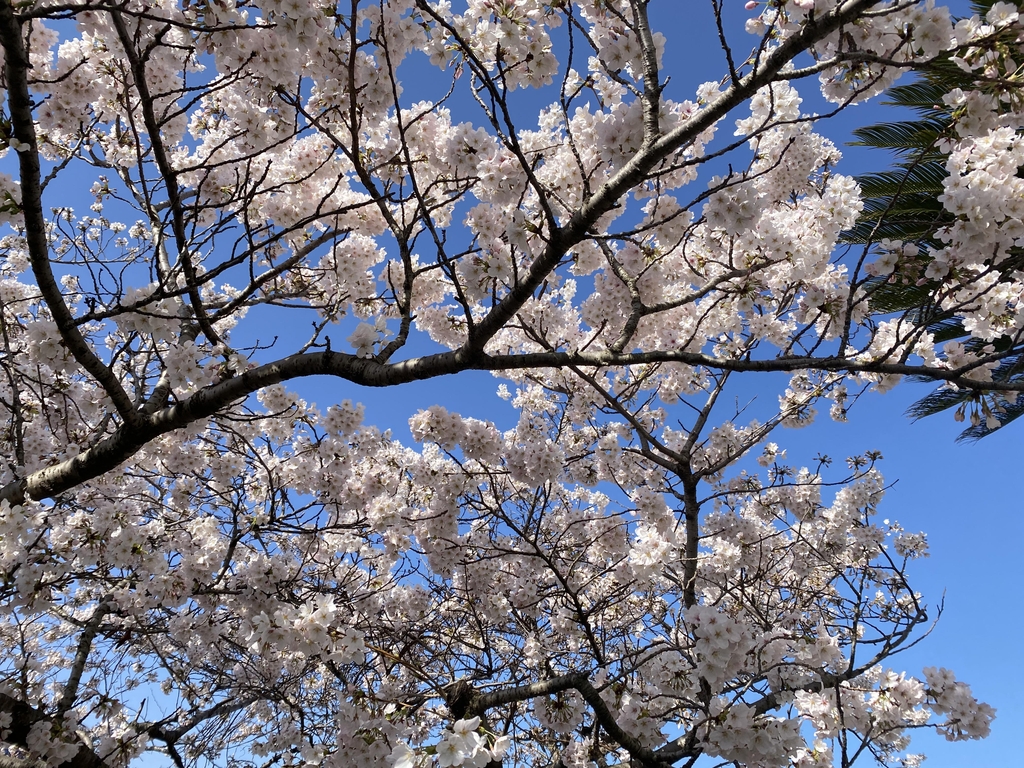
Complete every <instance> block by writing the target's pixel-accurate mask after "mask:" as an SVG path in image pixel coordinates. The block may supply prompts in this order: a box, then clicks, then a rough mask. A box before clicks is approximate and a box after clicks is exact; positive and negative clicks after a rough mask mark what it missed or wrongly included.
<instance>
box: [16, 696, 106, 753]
mask: <svg viewBox="0 0 1024 768" xmlns="http://www.w3.org/2000/svg"><path fill="white" fill-rule="evenodd" d="M0 712H7V713H9V714H10V715H11V725H10V727H9V729H8V732H7V736H6V737H5V738H4V740H5V741H6V742H7V743H8V744H14V745H16V746H19V747H21V748H23V749H27V748H28V747H27V743H28V735H29V731H31V730H32V726H33V725H35V724H36V723H39V722H47V723H53V718H50V717H48V716H47V715H46V714H44V713H43V712H41V711H40V710H38V709H36V708H35V707H33V706H31V705H30V704H27V703H26V702H24V701H21V700H20V699H16V698H14V697H13V696H8V695H7V694H6V693H2V692H0ZM58 768H109V767H108V766H107V764H106V763H105V762H103V760H102V759H101V758H100V756H99V755H97V754H96V753H95V752H93V751H92V750H91V749H89V747H87V746H86V745H85V744H83V743H81V742H80V741H79V747H78V752H76V753H75V756H74V757H72V758H71V759H70V760H66V761H65V762H63V763H61V765H60V766H58Z"/></svg>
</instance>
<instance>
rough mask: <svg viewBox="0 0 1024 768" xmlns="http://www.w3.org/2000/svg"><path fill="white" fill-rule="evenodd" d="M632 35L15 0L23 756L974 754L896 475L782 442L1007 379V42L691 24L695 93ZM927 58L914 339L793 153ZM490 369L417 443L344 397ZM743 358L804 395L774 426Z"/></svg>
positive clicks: (300, 9)
mask: <svg viewBox="0 0 1024 768" xmlns="http://www.w3.org/2000/svg"><path fill="white" fill-rule="evenodd" d="M657 5H658V4H656V3H649V2H647V0H573V1H570V0H551V1H550V2H543V1H542V0H515V1H514V2H513V1H511V0H468V2H459V3H450V2H431V1H428V0H349V1H348V2H341V3H338V4H336V5H335V4H329V3H310V2H307V0H282V1H278V0H266V2H254V3H236V2H233V0H202V1H201V2H184V3H181V4H178V3H176V2H171V1H170V0H158V2H146V3H143V2H139V1H138V0H125V1H124V2H121V1H119V0H115V1H107V0H98V1H96V2H93V1H91V0H87V1H86V2H67V3H64V2H51V1H50V0H40V1H39V2H25V3H16V4H12V3H11V2H10V1H9V0H0V44H2V46H3V49H4V63H3V86H4V88H5V100H4V109H5V112H4V114H3V117H2V121H3V122H2V130H0V136H2V142H3V143H4V144H5V145H6V147H5V150H4V151H5V159H4V161H3V162H4V163H5V165H4V166H3V167H4V169H5V170H7V171H9V173H7V174H3V175H0V199H2V207H0V211H2V213H0V215H2V217H3V221H2V222H0V223H2V224H3V226H4V227H5V229H4V234H3V236H2V238H3V240H2V242H3V248H4V250H3V258H2V261H0V270H2V275H0V332H2V338H0V341H2V344H3V347H2V349H3V356H2V358H0V366H2V369H3V376H2V377H0V408H2V412H3V419H4V425H5V427H4V430H3V432H2V433H0V441H2V442H3V445H4V451H3V453H2V455H0V458H2V459H3V465H2V466H0V473H2V478H0V484H2V487H0V574H2V581H0V606H2V612H0V643H2V647H4V648H5V649H9V652H8V653H6V654H4V655H3V656H2V657H0V740H2V741H3V742H4V743H5V744H6V745H8V746H7V753H8V758H9V760H10V761H13V762H14V763H18V764H27V763H32V764H36V763H38V762H39V761H45V762H46V763H47V764H50V765H55V766H59V765H66V766H89V767H90V768H92V767H93V766H95V767H96V768H100V767H101V766H107V767H109V768H115V767H116V766H119V765H124V764H127V763H129V762H131V761H132V760H134V759H135V758H139V757H142V756H144V755H146V754H147V753H150V752H155V753H157V754H158V755H159V756H160V759H162V760H163V761H165V762H166V763H167V764H173V765H175V766H179V768H183V766H192V765H207V764H216V765H232V766H256V765H259V766H270V765H274V764H283V765H319V764H322V765H327V766H338V767H339V768H340V767H341V766H350V765H356V766H394V767H395V768H411V767H412V766H427V765H437V766H440V767H441V768H446V767H447V766H457V765H467V766H489V767H492V768H493V767H494V766H499V765H516V766H519V765H523V766H552V768H554V767H556V766H561V767H563V768H566V767H568V766H590V765H598V766H612V765H623V766H626V765H632V766H668V765H693V764H695V763H696V762H697V761H698V760H702V759H703V758H706V759H707V760H708V761H709V762H710V761H717V762H718V763H719V764H736V765H744V766H787V765H793V766H800V767H801V768H803V767H805V766H814V765H832V764H841V765H843V766H848V765H850V764H852V763H853V762H855V761H857V760H865V761H869V760H877V761H879V762H881V763H883V764H903V765H908V766H909V765H916V764H918V763H919V762H920V759H921V756H920V755H916V754H914V753H912V752H908V749H909V744H910V734H911V733H912V732H913V730H914V729H919V728H924V727H932V728H937V729H938V730H939V731H940V732H941V733H943V734H944V735H945V736H946V738H948V739H950V740H953V741H956V740H963V739H972V738H979V737H983V736H985V735H986V734H987V732H988V730H989V724H990V722H991V720H992V718H993V716H994V712H993V710H992V709H991V707H988V706H987V705H985V704H981V703H979V702H977V701H976V700H975V699H974V698H973V696H972V695H971V692H970V689H969V687H968V686H967V685H966V684H965V683H963V682H960V681H958V680H956V678H955V676H954V675H953V674H952V673H951V672H949V671H948V670H946V669H944V668H928V669H926V670H924V671H923V673H921V674H920V675H917V676H915V675H914V674H911V673H908V672H904V671H901V670H899V669H894V668H892V664H893V663H894V662H893V657H894V655H895V654H897V653H898V652H899V651H900V650H902V649H905V648H907V647H909V646H911V645H912V644H914V643H916V642H917V641H918V640H920V639H921V638H922V637H923V636H924V635H925V634H926V633H927V631H928V628H929V627H930V626H931V622H932V621H933V620H934V619H935V618H936V612H935V610H934V609H933V610H932V611H931V613H929V608H928V604H927V603H926V600H925V598H924V597H922V596H921V595H919V594H918V593H917V592H916V591H914V589H913V588H912V586H911V585H910V583H909V574H908V569H909V563H910V562H911V561H912V560H914V559H915V558H917V557H920V556H922V555H923V554H925V552H926V549H927V547H926V541H925V538H924V536H923V535H922V534H917V533H912V532H907V531H904V530H902V529H901V528H900V527H899V526H898V525H897V524H895V523H890V522H888V521H879V520H877V519H876V516H875V513H876V510H877V507H878V505H879V503H880V502H881V499H882V496H883V494H884V491H885V481H884V480H883V478H882V475H881V472H880V467H879V466H878V462H879V458H880V457H879V455H878V454H877V453H864V454H862V455H855V456H851V457H850V458H849V459H848V460H847V462H846V463H845V465H843V466H842V467H833V466H832V464H833V462H832V461H831V460H830V459H828V458H827V457H825V456H818V457H816V458H814V459H813V460H811V459H799V461H801V462H803V464H804V466H800V465H799V464H796V465H792V466H791V465H789V464H787V458H786V450H785V448H784V447H781V446H780V445H779V444H778V443H777V442H776V440H782V438H781V437H777V436H776V434H774V433H775V432H776V430H777V429H778V428H781V427H785V426H790V427H795V426H803V425H805V424H808V423H810V422H811V421H812V420H813V419H814V418H815V415H816V413H817V409H818V408H819V407H827V408H828V409H829V411H830V414H831V416H832V417H833V418H835V419H839V420H844V419H846V418H847V415H848V411H849V409H850V404H851V403H852V402H853V401H854V400H855V399H856V396H857V394H858V393H859V392H860V391H862V390H863V389H865V388H876V389H886V388H889V387H892V386H894V385H895V384H896V383H897V382H898V381H899V379H900V378H901V377H903V376H906V375H918V376H928V377H930V378H932V379H934V380H936V381H939V382H943V383H944V385H945V386H947V387H950V388H961V389H969V390H972V391H978V392H985V393H994V392H999V393H1003V394H1001V395H1000V397H1002V398H1004V399H1007V400H1012V398H1013V397H1014V393H1015V392H1016V391H1017V390H1018V389H1020V388H1022V387H1024V382H1021V381H1020V379H1019V378H1009V379H1008V378H1006V377H998V376H997V377H993V371H995V370H998V368H999V366H1000V361H1002V360H1004V359H1008V358H1011V357H1012V356H1013V355H1014V354H1016V353H1019V349H1020V344H1021V340H1022V339H1021V335H1022V334H1021V328H1022V326H1024V302H1022V301H1021V296H1022V291H1024V284H1022V280H1024V275H1022V274H1021V272H1020V271H1019V269H1018V267H1019V263H1018V260H1017V259H1016V257H1015V254H1016V253H1017V251H1016V250H1014V249H1015V247H1016V245H1017V243H1018V238H1020V237H1021V236H1022V233H1021V231H1020V229H1021V222H1022V221H1024V210H1022V206H1024V190H1022V189H1020V185H1021V184H1022V183H1024V180H1022V179H1020V178H1018V176H1017V168H1018V167H1020V166H1021V165H1024V143H1022V141H1021V136H1020V135H1019V134H1018V130H1019V129H1020V128H1021V126H1022V124H1024V112H1022V110H1021V101H1020V97H1019V94H1020V91H1019V85H1018V80H1019V74H1018V72H1017V64H1016V61H1017V60H1018V59H1019V57H1020V55H1021V52H1020V47H1021V40H1022V39H1024V38H1022V34H1024V28H1022V23H1021V20H1020V19H1019V17H1018V9H1017V7H1016V6H1014V5H1011V4H1008V3H994V4H993V5H991V7H990V8H989V9H988V10H987V12H986V13H985V15H984V16H975V17H972V18H967V19H963V20H960V21H956V20H953V19H951V18H950V16H949V13H948V12H947V11H946V10H945V9H942V8H937V7H935V6H934V4H933V3H932V2H916V1H913V0H906V1H901V0H896V1H888V0H886V1H882V0H770V1H769V2H764V3H756V2H753V3H747V5H746V6H745V7H744V6H742V5H741V4H740V3H739V2H735V3H733V2H729V0H708V2H706V3H702V4H701V5H702V7H704V6H706V7H704V10H705V11H706V14H705V15H706V18H707V20H708V22H709V27H708V28H707V29H706V30H705V29H702V30H700V32H699V34H702V35H709V34H710V35H711V36H712V37H713V38H714V39H717V40H718V44H719V50H720V53H721V61H722V63H723V68H722V70H721V71H711V72H709V73H708V75H707V82H705V83H704V84H703V85H700V86H699V87H697V88H696V89H695V90H694V92H692V93H682V92H681V91H680V90H679V88H678V87H677V86H675V85H673V83H672V82H670V75H671V74H672V73H671V72H669V71H667V70H666V67H665V63H664V60H665V50H666V46H668V45H672V44H675V45H678V44H680V40H681V39H682V40H685V35H687V34H693V32H692V31H691V30H686V29H680V25H679V23H678V21H677V22H676V23H675V24H669V25H667V26H665V28H664V29H663V30H661V31H659V30H658V29H657V26H658V17H657V15H656V11H657ZM696 5H697V4H696V3H694V6H696ZM949 54H952V55H953V56H954V58H953V60H954V61H956V62H957V63H958V65H959V66H961V67H962V68H963V69H964V70H965V71H969V72H971V73H974V76H975V77H976V78H977V79H978V82H981V83H983V87H982V86H979V87H978V89H976V90H970V91H963V90H962V89H961V90H959V91H954V92H952V93H949V94H947V95H946V96H945V97H944V98H945V99H946V100H947V103H949V104H950V105H952V106H954V107H955V109H956V110H957V115H958V117H957V120H956V121H955V123H954V124H953V127H952V131H951V133H950V135H949V136H948V138H947V139H946V140H947V141H948V147H947V149H948V152H949V161H948V166H947V169H948V177H947V179H946V182H945V186H944V189H943V195H942V198H941V202H942V205H943V206H944V209H945V210H946V211H947V212H948V214H949V216H948V219H943V220H942V221H941V222H939V224H941V227H940V228H938V229H937V231H936V232H934V245H935V246H936V247H934V248H933V249H932V250H930V251H929V253H928V260H929V266H928V269H929V270H930V272H929V275H928V277H929V281H928V282H927V284H926V285H925V286H924V287H926V288H927V290H928V291H929V292H930V294H929V297H928V300H929V301H930V302H931V303H932V304H934V305H935V306H937V307H941V309H942V312H944V313H945V316H948V317H950V318H956V319H957V321H958V322H960V324H961V327H962V329H963V332H964V333H965V334H968V336H969V343H964V342H963V341H953V342H950V343H946V344H943V343H942V342H941V340H940V341H936V338H935V335H934V333H933V326H932V323H931V322H930V318H928V317H922V315H921V313H920V312H918V311H915V310H914V308H911V309H910V310H908V311H903V312H891V311H890V312H884V311H883V310H882V309H880V306H879V303H878V302H877V301H875V300H874V298H875V295H876V294H878V293H879V292H881V291H883V290H884V288H885V286H886V285H887V284H888V281H889V279H890V278H892V279H893V280H895V279H900V278H902V277H903V276H906V275H911V274H913V273H914V270H915V269H917V270H919V269H920V268H921V267H920V258H921V255H920V252H919V249H918V246H917V245H916V244H908V243H905V242H894V241H892V240H891V239H880V238H875V237H874V236H869V237H867V238H864V241H863V243H862V244H860V245H859V247H858V249H857V250H849V249H847V248H844V247H842V246H840V245H838V243H839V237H840V234H841V233H842V232H843V231H844V230H848V229H850V228H851V227H853V226H854V224H855V222H856V221H857V217H858V214H859V213H860V212H861V208H862V203H861V195H860V191H859V189H858V186H857V184H856V183H855V182H854V181H853V179H852V178H851V177H849V176H847V175H844V174H842V173H841V172H840V168H841V166H840V165H839V161H840V152H839V150H838V149H837V147H836V145H835V144H834V143H833V142H832V141H830V140H829V139H827V138H826V137H825V136H824V135H823V134H822V133H820V132H819V131H822V130H824V129H825V127H826V126H827V125H828V118H829V117H831V116H834V115H835V114H837V113H839V112H840V111H841V110H843V109H844V108H845V107H847V106H848V105H850V104H853V103H855V102H857V101H861V100H865V99H868V98H871V97H873V96H876V95H878V94H879V93H881V92H882V91H884V90H885V89H886V88H887V87H888V86H890V85H891V84H893V83H894V82H895V81H896V79H897V78H898V77H900V75H901V74H903V73H905V72H907V71H910V70H913V69H915V68H917V67H920V66H922V65H925V64H928V63H929V62H933V61H935V60H937V59H939V58H941V57H944V56H947V55H949ZM425 70H429V74H424V71H425ZM424 83H429V85H430V87H429V88H428V87H427V86H425V85H423V84H424ZM677 91H678V92H677ZM812 91H814V92H817V93H820V94H823V95H824V97H825V99H827V101H828V103H830V105H831V106H829V107H828V111H827V112H826V113H825V114H814V113H813V111H812V110H808V109H805V108H803V107H802V103H803V98H805V97H810V96H811V94H812ZM801 94H803V95H801ZM819 111H820V110H819ZM533 126H535V127H533ZM76 196H77V197H76ZM69 201H74V204H73V205H69V204H68V203H69ZM79 201H80V202H81V204H80V205H79ZM76 206H77V207H78V208H79V209H81V208H82V206H87V207H88V212H87V213H86V212H83V211H81V210H76V209H75V207H76ZM883 218H884V217H883ZM876 240H877V242H876ZM939 246H941V247H939ZM302 328H308V329H310V330H309V332H308V334H307V335H306V336H305V338H304V339H303V340H300V341H297V342H294V345H293V346H288V344H290V343H292V342H291V341H289V340H290V339H294V337H295V335H296V332H297V330H298V329H302ZM268 329H269V333H268ZM286 331H287V333H286ZM261 334H262V335H264V336H267V335H270V336H271V337H273V336H274V335H279V336H280V340H279V341H277V342H275V343H273V344H269V345H268V344H267V343H266V341H265V339H264V340H263V341H261V340H260V336H261ZM470 370H477V371H480V370H483V371H492V372H494V373H495V375H496V376H497V377H498V378H499V379H501V383H500V385H499V387H498V393H499V395H501V396H502V397H504V398H506V399H507V400H509V401H510V404H511V406H512V407H513V408H514V409H515V413H516V419H515V421H514V425H513V426H512V427H511V428H509V429H502V428H501V427H500V426H499V425H498V424H497V423H494V422H493V421H491V420H486V419H482V418H479V417H480V416H484V415H485V414H477V415H475V416H474V415H470V414H462V413H453V412H449V411H447V410H445V409H443V408H441V407H440V406H434V407H430V408H427V409H424V410H420V411H418V412H416V413H410V414H409V416H410V420H409V427H410V431H411V433H412V437H413V441H414V444H413V445H404V444H402V443H401V442H400V441H399V440H397V439H395V438H394V437H393V436H392V435H391V433H389V432H387V431H384V430H381V429H380V428H377V427H374V426H371V425H366V424H364V419H363V409H362V407H361V406H359V405H358V404H354V403H353V402H352V399H355V400H358V396H357V392H358V390H357V387H358V386H374V387H399V389H398V390H396V391H398V392H401V391H402V390H401V388H400V385H402V384H406V383H410V382H413V381H416V380H421V379H426V378H433V377H440V376H452V375H455V374H459V373H463V372H466V371H470ZM757 371H760V372H770V371H775V372H788V373H789V374H790V377H791V378H790V380H789V384H788V387H786V388H785V391H784V392H783V393H782V394H781V396H780V397H779V400H778V407H777V408H775V407H773V408H771V409H770V412H768V413H761V412H760V411H758V412H757V413H755V412H754V407H753V406H749V407H748V406H745V405H743V404H740V403H738V401H737V399H736V398H735V397H734V394H735V392H736V391H737V389H736V387H737V381H736V380H737V378H740V374H743V373H748V372H749V373H753V372H757ZM314 375H320V376H323V375H326V376H333V377H335V378H336V379H338V380H343V381H345V382H348V383H350V384H351V385H352V387H351V398H352V399H345V400H343V401H342V402H340V403H338V402H335V403H326V404H321V405H322V407H317V406H316V405H314V404H311V403H309V402H306V400H304V399H303V398H302V397H300V395H299V394H297V393H296V392H293V391H291V390H289V387H293V388H294V387H297V386H298V384H297V382H298V381H299V380H301V379H303V378H305V377H310V376H314ZM453 381H456V382H457V381H458V378H457V377H456V378H455V379H453ZM346 392H349V390H346ZM757 407H758V408H760V405H758V406H757Z"/></svg>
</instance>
